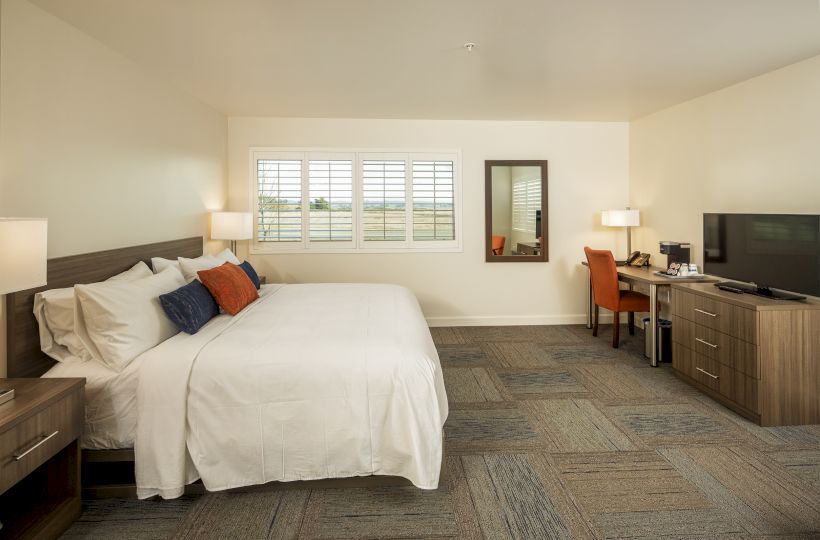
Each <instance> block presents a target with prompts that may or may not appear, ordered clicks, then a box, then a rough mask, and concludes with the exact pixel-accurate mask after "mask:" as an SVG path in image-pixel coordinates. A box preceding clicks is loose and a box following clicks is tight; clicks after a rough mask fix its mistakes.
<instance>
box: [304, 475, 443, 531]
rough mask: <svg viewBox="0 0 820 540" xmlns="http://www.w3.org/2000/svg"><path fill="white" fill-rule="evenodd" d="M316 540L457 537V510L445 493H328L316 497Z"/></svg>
mask: <svg viewBox="0 0 820 540" xmlns="http://www.w3.org/2000/svg"><path fill="white" fill-rule="evenodd" d="M315 506H316V511H315V514H314V515H315V521H314V520H311V521H313V530H308V531H306V532H307V533H308V534H309V535H310V536H311V537H314V538H385V537H388V538H389V537H394V538H398V537H401V536H410V537H419V536H421V537H432V536H445V537H446V536H450V537H453V536H457V535H458V534H459V528H458V523H457V521H456V516H455V507H454V505H453V501H452V498H451V497H450V494H449V492H447V491H446V490H443V489H442V490H435V491H428V490H421V489H416V488H414V487H397V488H375V489H329V490H324V491H322V492H320V493H317V494H316V501H315Z"/></svg>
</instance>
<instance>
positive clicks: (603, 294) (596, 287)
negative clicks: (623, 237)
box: [584, 247, 621, 311]
mask: <svg viewBox="0 0 820 540" xmlns="http://www.w3.org/2000/svg"><path fill="white" fill-rule="evenodd" d="M584 253H586V255H587V263H589V272H590V274H591V275H592V294H593V295H594V296H595V303H596V304H598V305H599V306H601V307H604V308H606V309H610V310H613V311H618V306H619V304H620V298H621V297H620V293H619V292H618V289H619V288H620V287H618V269H617V267H616V266H615V257H613V256H612V252H611V251H609V250H606V249H590V248H588V247H585V248H584Z"/></svg>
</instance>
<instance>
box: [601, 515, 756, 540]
mask: <svg viewBox="0 0 820 540" xmlns="http://www.w3.org/2000/svg"><path fill="white" fill-rule="evenodd" d="M592 520H593V523H594V525H595V528H596V529H598V530H599V531H601V536H602V537H604V538H631V539H639V540H655V539H659V538H668V539H673V538H674V539H680V538H685V539H691V540H696V539H704V540H705V539H714V538H727V540H728V538H732V539H737V538H741V537H740V536H736V535H742V534H744V530H743V528H742V527H739V526H738V525H737V524H736V523H734V522H733V521H732V519H731V518H730V516H727V515H726V514H725V513H724V512H722V511H720V510H715V509H704V510H656V509H654V508H653V509H647V510H643V511H639V512H615V513H599V514H594V515H593V518H592ZM770 540H772V539H770Z"/></svg>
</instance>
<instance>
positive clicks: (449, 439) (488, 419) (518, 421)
mask: <svg viewBox="0 0 820 540" xmlns="http://www.w3.org/2000/svg"><path fill="white" fill-rule="evenodd" d="M537 436H538V435H537V434H536V432H535V431H534V430H533V428H532V426H531V425H530V423H529V421H528V420H527V418H526V416H524V414H522V413H521V411H520V410H519V409H518V408H517V407H516V408H496V409H461V410H453V411H450V416H449V418H448V419H447V423H446V424H444V440H445V443H446V446H447V451H448V452H451V451H461V452H468V451H473V452H479V451H482V450H484V449H488V448H493V449H494V448H522V445H521V444H520V443H521V442H525V443H528V444H525V445H524V446H523V448H529V447H532V446H533V444H536V443H538V441H537V440H536V439H537ZM487 443H494V444H490V445H489V446H488V444H487Z"/></svg>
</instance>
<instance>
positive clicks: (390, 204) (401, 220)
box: [362, 159, 407, 242]
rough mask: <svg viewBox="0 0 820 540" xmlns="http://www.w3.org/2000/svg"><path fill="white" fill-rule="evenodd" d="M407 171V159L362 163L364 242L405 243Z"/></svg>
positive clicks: (371, 160) (364, 161) (366, 161)
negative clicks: (405, 160)
mask: <svg viewBox="0 0 820 540" xmlns="http://www.w3.org/2000/svg"><path fill="white" fill-rule="evenodd" d="M405 169H406V165H405V162H404V160H397V159H390V160H387V159H385V160H379V159H365V160H363V161H362V239H363V240H364V241H365V242H371V241H382V242H384V241H393V242H396V241H404V240H405V238H406V221H407V216H406V201H405V199H406V194H405V181H406V171H405Z"/></svg>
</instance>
